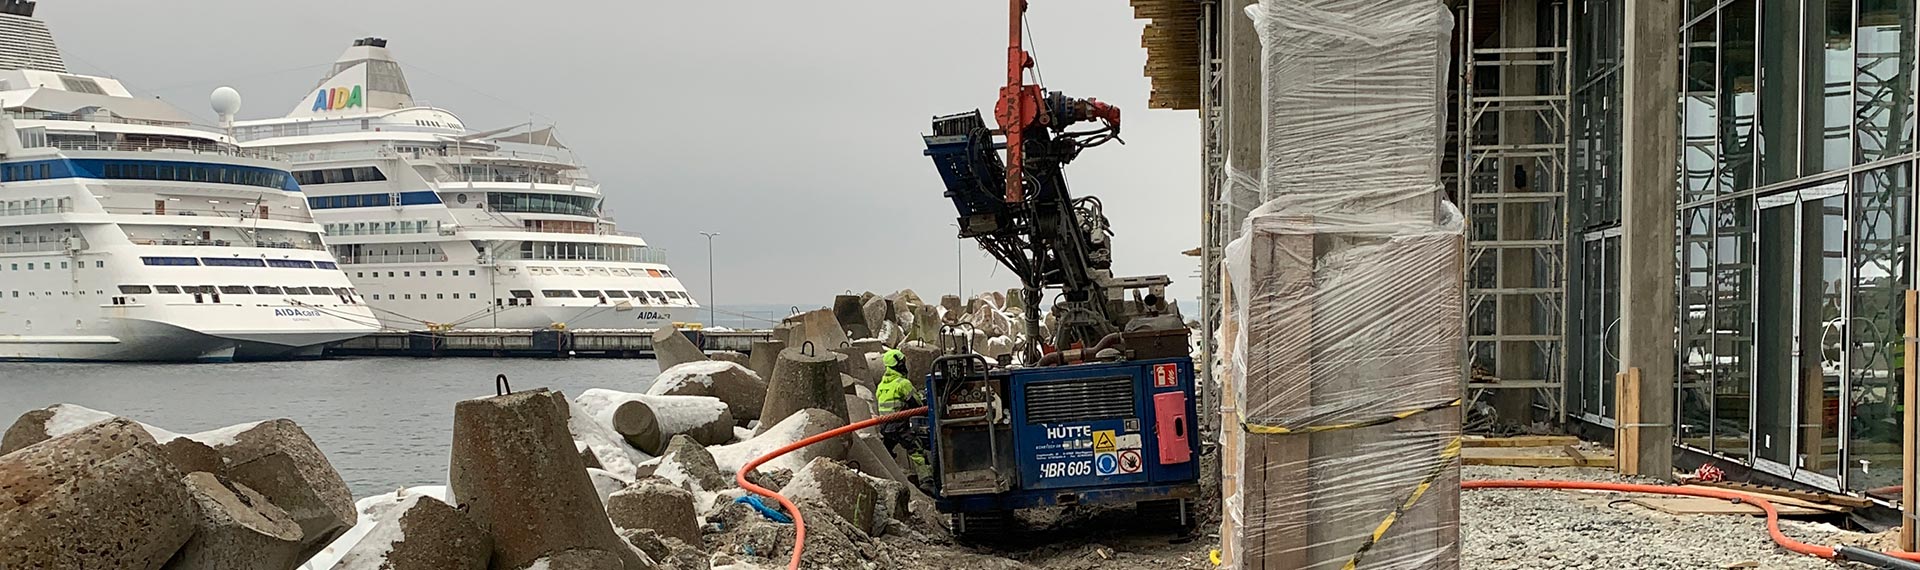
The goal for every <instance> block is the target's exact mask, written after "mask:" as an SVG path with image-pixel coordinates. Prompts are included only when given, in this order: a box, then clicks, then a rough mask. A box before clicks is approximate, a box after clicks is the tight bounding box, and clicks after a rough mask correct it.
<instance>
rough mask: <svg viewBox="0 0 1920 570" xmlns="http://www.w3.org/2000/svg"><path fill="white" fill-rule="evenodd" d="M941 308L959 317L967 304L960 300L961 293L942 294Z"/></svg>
mask: <svg viewBox="0 0 1920 570" xmlns="http://www.w3.org/2000/svg"><path fill="white" fill-rule="evenodd" d="M940 308H942V309H946V310H947V314H950V315H954V316H956V317H958V316H959V314H960V312H961V311H963V310H965V309H966V305H965V304H963V302H962V301H961V300H960V296H959V295H941V296H940Z"/></svg>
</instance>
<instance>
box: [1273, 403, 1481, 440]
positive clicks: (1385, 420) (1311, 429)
mask: <svg viewBox="0 0 1920 570" xmlns="http://www.w3.org/2000/svg"><path fill="white" fill-rule="evenodd" d="M1459 405H1460V400H1458V399H1455V400H1453V401H1451V402H1447V403H1444V404H1437V405H1433V406H1427V407H1425V408H1419V409H1413V410H1406V411H1403V412H1399V413H1395V414H1393V415H1390V416H1386V417H1381V418H1374V419H1371V420H1365V421H1358V422H1347V423H1343V424H1328V425H1321V426H1306V427H1297V428H1290V427H1286V426H1272V425H1262V424H1256V423H1250V422H1246V421H1242V422H1240V423H1241V425H1242V426H1244V427H1245V428H1246V430H1247V431H1249V432H1252V433H1260V434H1283V435H1284V434H1292V433H1318V432H1323V431H1336V430H1343V429H1358V428H1364V427H1373V426H1377V425H1383V424H1389V423H1393V422H1396V421H1400V420H1404V419H1407V418H1411V417H1413V416H1417V415H1420V414H1424V413H1427V412H1431V411H1434V410H1444V409H1447V408H1452V407H1455V406H1459Z"/></svg>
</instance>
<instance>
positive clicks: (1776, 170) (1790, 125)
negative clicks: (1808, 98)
mask: <svg viewBox="0 0 1920 570" xmlns="http://www.w3.org/2000/svg"><path fill="white" fill-rule="evenodd" d="M1764 2H1765V3H1764V4H1762V5H1761V8H1760V9H1761V12H1760V27H1761V30H1760V34H1761V35H1760V37H1763V38H1766V39H1767V41H1764V42H1761V43H1760V184H1762V185H1766V184H1771V183H1774V182H1780V181H1784V180H1792V179H1793V178H1795V177H1797V176H1799V175H1800V91H1801V84H1800V77H1801V76H1800V71H1801V70H1800V61H1801V57H1800V53H1801V48H1800V45H1801V44H1800V2H1802V0H1764Z"/></svg>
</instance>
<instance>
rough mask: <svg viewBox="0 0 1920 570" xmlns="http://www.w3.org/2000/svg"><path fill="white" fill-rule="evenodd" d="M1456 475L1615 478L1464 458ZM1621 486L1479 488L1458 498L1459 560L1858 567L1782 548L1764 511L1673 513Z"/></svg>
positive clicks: (1819, 533)
mask: <svg viewBox="0 0 1920 570" xmlns="http://www.w3.org/2000/svg"><path fill="white" fill-rule="evenodd" d="M1465 476H1466V478H1467V479H1469V480H1473V479H1559V480H1586V481H1622V480H1623V479H1622V478H1621V477H1620V476H1619V475H1617V474H1614V473H1612V472H1611V471H1608V470H1604V469H1586V468H1564V469H1537V468H1521V467H1492V466H1469V467H1467V468H1466V475H1465ZM1625 497H1627V495H1626V494H1622V493H1606V492H1574V491H1549V490H1522V489H1481V490H1471V491H1465V492H1463V493H1462V495H1461V498H1460V506H1461V520H1462V521H1463V525H1462V528H1461V558H1462V561H1461V562H1462V563H1461V567H1463V568H1473V569H1476V570H1478V569H1487V570H1522V569H1524V570H1534V569H1539V570H1546V569H1556V570H1557V569H1569V570H1588V569H1591V570H1602V569H1608V570H1611V569H1628V568H1632V569H1656V568H1672V569H1687V570H1692V569H1699V568H1707V569H1712V568H1757V569H1769V570H1771V569H1777V570H1800V569H1808V570H1814V569H1819V570H1834V569H1839V568H1864V567H1863V566H1849V565H1844V564H1836V563H1833V562H1828V561H1825V560H1821V559H1818V558H1814V557H1811V556H1804V555H1799V554H1794V553H1791V552H1787V551H1786V550H1784V549H1781V548H1779V547H1777V546H1775V545H1774V544H1773V541H1772V540H1770V539H1768V538H1767V532H1766V526H1765V524H1764V521H1765V519H1763V518H1761V517H1739V516H1727V515H1686V516H1676V515H1669V514H1666V513H1662V512H1659V511H1655V510H1652V509H1647V508H1643V507H1640V506H1639V505H1635V504H1632V503H1627V502H1624V501H1622V499H1623V498H1625ZM1781 530H1782V531H1783V532H1785V533H1786V534H1787V535H1788V536H1791V537H1794V538H1798V539H1800V540H1803V541H1807V542H1812V543H1816V544H1833V543H1835V542H1838V541H1842V540H1844V541H1848V542H1864V541H1870V540H1871V539H1872V538H1873V537H1872V536H1871V535H1861V534H1857V533H1847V532H1842V531H1840V530H1839V529H1838V528H1836V527H1834V526H1832V525H1828V524H1823V523H1812V522H1801V521H1795V520H1782V521H1781Z"/></svg>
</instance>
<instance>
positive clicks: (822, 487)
mask: <svg viewBox="0 0 1920 570" xmlns="http://www.w3.org/2000/svg"><path fill="white" fill-rule="evenodd" d="M780 494H782V495H786V497H787V499H789V500H792V501H794V502H795V503H799V502H801V501H814V502H818V503H820V504H824V505H826V506H827V508H829V509H832V510H833V512H834V514H837V515H839V516H840V518H841V519H844V520H846V521H847V522H849V523H852V524H853V526H854V527H855V528H859V529H861V530H862V531H867V530H870V529H872V528H873V508H874V499H875V497H876V496H877V495H876V494H875V492H874V490H873V485H872V484H870V483H868V482H867V478H866V477H865V476H862V475H860V474H859V473H857V472H855V471H854V470H852V469H848V468H847V466H846V465H842V464H841V463H840V462H838V461H834V460H831V459H825V458H819V459H814V460H813V461H810V462H808V463H807V466H806V467H805V468H803V469H801V470H800V472H798V473H795V474H794V475H793V481H790V482H788V483H787V486H786V487H783V488H781V489H780Z"/></svg>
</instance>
